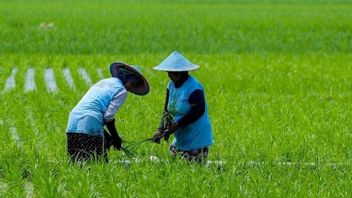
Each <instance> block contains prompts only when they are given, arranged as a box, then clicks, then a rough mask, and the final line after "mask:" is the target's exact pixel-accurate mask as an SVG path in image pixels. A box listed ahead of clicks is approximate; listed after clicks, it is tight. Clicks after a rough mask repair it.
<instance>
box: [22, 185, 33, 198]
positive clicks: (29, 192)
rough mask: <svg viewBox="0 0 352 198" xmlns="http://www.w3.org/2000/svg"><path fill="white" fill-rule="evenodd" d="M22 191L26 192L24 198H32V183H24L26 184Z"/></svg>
mask: <svg viewBox="0 0 352 198" xmlns="http://www.w3.org/2000/svg"><path fill="white" fill-rule="evenodd" d="M24 189H25V191H26V198H31V197H34V196H33V192H34V187H33V183H32V182H30V181H26V183H25V184H24Z"/></svg>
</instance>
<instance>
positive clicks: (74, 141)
mask: <svg viewBox="0 0 352 198" xmlns="http://www.w3.org/2000/svg"><path fill="white" fill-rule="evenodd" d="M66 136H67V153H68V155H69V157H70V162H76V161H79V155H80V150H81V142H80V137H79V134H76V133H67V135H66Z"/></svg>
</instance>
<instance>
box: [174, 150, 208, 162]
mask: <svg viewBox="0 0 352 198" xmlns="http://www.w3.org/2000/svg"><path fill="white" fill-rule="evenodd" d="M208 151H209V149H208V147H205V148H200V149H194V150H187V151H180V156H181V158H182V159H184V160H187V161H194V162H198V163H202V162H205V161H206V160H207V158H208Z"/></svg>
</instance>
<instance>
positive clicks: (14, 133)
mask: <svg viewBox="0 0 352 198" xmlns="http://www.w3.org/2000/svg"><path fill="white" fill-rule="evenodd" d="M9 132H10V134H11V137H12V139H13V140H14V141H15V142H16V145H17V147H18V148H22V147H23V142H22V140H21V138H20V136H19V135H18V133H17V129H16V127H11V128H10V130H9Z"/></svg>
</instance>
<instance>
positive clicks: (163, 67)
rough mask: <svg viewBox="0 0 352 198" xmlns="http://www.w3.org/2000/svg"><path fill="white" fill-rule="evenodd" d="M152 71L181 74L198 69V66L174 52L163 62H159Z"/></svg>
mask: <svg viewBox="0 0 352 198" xmlns="http://www.w3.org/2000/svg"><path fill="white" fill-rule="evenodd" d="M153 69H155V70H158V71H171V72H182V71H192V70H196V69H199V65H195V64H193V63H191V62H190V61H189V60H188V59H187V58H185V57H184V56H183V55H182V54H180V53H179V52H178V51H174V52H172V53H171V54H170V55H169V56H168V57H167V58H166V59H165V60H164V61H163V62H161V63H160V64H159V65H158V66H156V67H154V68H153Z"/></svg>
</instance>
